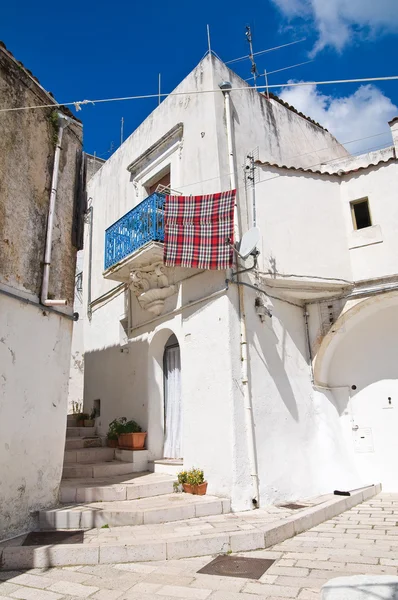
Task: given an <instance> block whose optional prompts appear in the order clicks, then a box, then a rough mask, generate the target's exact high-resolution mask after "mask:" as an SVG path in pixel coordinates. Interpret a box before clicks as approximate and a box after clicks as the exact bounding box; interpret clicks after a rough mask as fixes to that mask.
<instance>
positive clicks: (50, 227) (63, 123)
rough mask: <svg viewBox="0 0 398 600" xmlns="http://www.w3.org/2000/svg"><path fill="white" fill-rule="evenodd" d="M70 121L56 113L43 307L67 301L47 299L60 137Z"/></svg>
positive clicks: (43, 282) (63, 303) (42, 295)
mask: <svg viewBox="0 0 398 600" xmlns="http://www.w3.org/2000/svg"><path fill="white" fill-rule="evenodd" d="M70 121H71V119H69V118H68V117H67V116H66V115H63V114H61V113H58V139H57V145H56V148H55V155H54V166H53V175H52V180H51V194H50V205H49V208H48V217H47V235H46V250H45V255H44V270H43V281H42V288H41V297H40V301H41V303H42V304H44V306H66V305H67V304H68V301H67V300H60V299H59V300H52V299H50V298H49V297H48V286H49V281H50V268H51V246H52V239H53V226H54V215H55V201H56V199H57V189H58V175H59V160H60V156H61V144H62V136H63V133H64V129H65V127H67V125H68V124H69V122H70Z"/></svg>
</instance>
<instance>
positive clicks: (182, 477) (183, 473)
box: [177, 471, 188, 485]
mask: <svg viewBox="0 0 398 600" xmlns="http://www.w3.org/2000/svg"><path fill="white" fill-rule="evenodd" d="M187 477H188V473H187V471H180V472H179V473H178V474H177V479H178V483H179V484H180V485H182V484H183V483H187Z"/></svg>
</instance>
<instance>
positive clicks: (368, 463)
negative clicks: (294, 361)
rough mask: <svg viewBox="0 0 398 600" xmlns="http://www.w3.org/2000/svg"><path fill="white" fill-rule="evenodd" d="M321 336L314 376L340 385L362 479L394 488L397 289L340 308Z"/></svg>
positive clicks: (397, 420) (397, 401) (335, 390)
mask: <svg viewBox="0 0 398 600" xmlns="http://www.w3.org/2000/svg"><path fill="white" fill-rule="evenodd" d="M334 329H335V333H334V334H333V335H329V336H328V339H326V338H325V340H324V342H323V343H322V346H321V348H320V352H319V353H318V357H317V363H316V370H315V377H316V379H318V380H319V379H320V380H321V381H322V382H325V383H326V385H327V386H330V388H331V389H332V391H333V394H334V395H336V394H337V393H338V392H339V390H341V388H342V387H344V388H345V389H346V393H347V405H346V406H344V409H345V410H346V413H347V415H348V416H349V419H350V429H351V432H350V437H351V448H352V451H353V456H354V459H355V464H356V468H357V470H358V473H359V474H360V476H361V479H362V481H363V483H366V484H367V483H369V482H370V481H372V482H373V481H375V482H377V483H379V482H381V483H382V484H383V489H384V490H385V491H388V492H396V491H398V477H397V474H396V473H397V466H398V462H397V459H396V457H397V455H398V438H397V435H396V431H397V428H398V413H397V412H396V411H397V406H398V368H397V365H398V349H397V343H396V340H397V337H398V294H397V293H396V292H392V293H390V294H384V295H380V296H377V297H371V298H368V299H366V300H364V301H362V302H360V303H358V304H356V305H355V306H354V307H353V308H351V309H350V310H349V311H347V312H346V313H344V314H343V317H342V318H341V319H340V327H335V328H334Z"/></svg>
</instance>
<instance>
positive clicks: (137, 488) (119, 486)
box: [59, 472, 176, 503]
mask: <svg viewBox="0 0 398 600" xmlns="http://www.w3.org/2000/svg"><path fill="white" fill-rule="evenodd" d="M134 475H135V474H133V477H131V478H130V479H127V480H126V481H123V479H126V477H124V478H123V479H120V478H118V477H116V478H113V480H112V478H111V479H110V481H109V483H108V482H104V481H101V482H96V481H95V480H93V479H92V478H88V479H86V480H85V481H84V483H83V482H76V483H75V482H74V480H73V479H66V480H64V481H63V482H61V487H60V491H59V499H60V502H64V503H75V502H76V503H81V502H103V501H106V502H112V501H118V500H119V501H121V500H136V499H138V498H149V497H152V496H161V495H163V494H171V493H172V492H173V484H174V482H175V481H176V479H175V478H174V477H172V476H170V475H163V476H162V475H157V476H155V474H154V473H151V474H148V473H147V472H144V473H142V476H141V473H137V474H136V476H134ZM90 479H91V480H92V481H93V483H92V484H90V482H89V481H90Z"/></svg>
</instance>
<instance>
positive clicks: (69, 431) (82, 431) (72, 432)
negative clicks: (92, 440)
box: [66, 427, 95, 438]
mask: <svg viewBox="0 0 398 600" xmlns="http://www.w3.org/2000/svg"><path fill="white" fill-rule="evenodd" d="M94 435H95V427H67V428H66V437H67V438H68V437H74V438H76V437H93V436H94Z"/></svg>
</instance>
